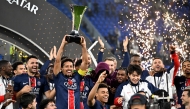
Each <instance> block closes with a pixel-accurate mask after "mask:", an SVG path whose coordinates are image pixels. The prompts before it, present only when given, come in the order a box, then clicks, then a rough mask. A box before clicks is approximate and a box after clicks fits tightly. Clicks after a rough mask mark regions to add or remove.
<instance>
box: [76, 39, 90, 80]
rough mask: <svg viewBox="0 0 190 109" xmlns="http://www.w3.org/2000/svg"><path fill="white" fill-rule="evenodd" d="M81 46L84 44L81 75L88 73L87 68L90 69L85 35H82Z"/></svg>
mask: <svg viewBox="0 0 190 109" xmlns="http://www.w3.org/2000/svg"><path fill="white" fill-rule="evenodd" d="M81 39H82V40H81V46H82V63H81V66H80V68H79V71H78V72H79V74H80V75H81V76H85V75H86V70H87V69H88V52H87V49H86V40H85V38H84V37H81Z"/></svg>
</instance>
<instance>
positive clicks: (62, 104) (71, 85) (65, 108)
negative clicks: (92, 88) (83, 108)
mask: <svg viewBox="0 0 190 109" xmlns="http://www.w3.org/2000/svg"><path fill="white" fill-rule="evenodd" d="M81 80H82V76H81V75H79V74H78V73H74V75H73V77H71V78H68V77H66V76H65V75H64V74H63V73H62V72H60V73H59V74H58V75H56V76H55V77H54V83H55V90H56V106H57V108H58V109H80V82H81Z"/></svg>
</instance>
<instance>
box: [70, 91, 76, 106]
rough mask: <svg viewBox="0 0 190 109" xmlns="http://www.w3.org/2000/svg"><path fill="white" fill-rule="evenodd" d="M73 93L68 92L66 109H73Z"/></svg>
mask: <svg viewBox="0 0 190 109" xmlns="http://www.w3.org/2000/svg"><path fill="white" fill-rule="evenodd" d="M74 93H75V91H74V90H68V100H69V101H68V109H75V95H74Z"/></svg>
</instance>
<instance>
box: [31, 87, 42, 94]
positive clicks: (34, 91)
mask: <svg viewBox="0 0 190 109" xmlns="http://www.w3.org/2000/svg"><path fill="white" fill-rule="evenodd" d="M39 91H40V88H36V87H34V88H32V92H31V93H32V94H36V95H38V94H39Z"/></svg>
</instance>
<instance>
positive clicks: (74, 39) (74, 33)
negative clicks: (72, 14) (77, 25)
mask: <svg viewBox="0 0 190 109" xmlns="http://www.w3.org/2000/svg"><path fill="white" fill-rule="evenodd" d="M65 40H66V41H67V42H68V43H72V42H75V43H77V44H80V43H81V38H80V36H79V34H78V31H75V30H74V31H72V32H71V34H70V35H67V36H66V39H65Z"/></svg>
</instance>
